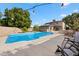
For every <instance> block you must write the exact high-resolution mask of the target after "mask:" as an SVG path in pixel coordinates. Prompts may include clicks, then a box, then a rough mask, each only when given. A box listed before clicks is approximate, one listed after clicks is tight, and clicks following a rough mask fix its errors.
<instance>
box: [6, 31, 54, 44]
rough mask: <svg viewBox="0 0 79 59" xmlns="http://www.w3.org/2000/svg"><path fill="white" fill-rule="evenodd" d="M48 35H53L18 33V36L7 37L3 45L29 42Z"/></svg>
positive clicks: (46, 33) (48, 33)
mask: <svg viewBox="0 0 79 59" xmlns="http://www.w3.org/2000/svg"><path fill="white" fill-rule="evenodd" d="M50 34H53V33H52V32H28V33H20V34H11V35H9V36H8V38H7V40H6V42H5V43H15V42H20V41H30V40H35V39H38V38H40V37H43V36H46V35H50Z"/></svg>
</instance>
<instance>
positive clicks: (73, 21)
mask: <svg viewBox="0 0 79 59" xmlns="http://www.w3.org/2000/svg"><path fill="white" fill-rule="evenodd" d="M63 21H64V22H65V24H66V25H67V26H69V27H70V28H71V29H73V30H78V29H79V13H72V14H71V15H68V16H66V17H64V18H63Z"/></svg>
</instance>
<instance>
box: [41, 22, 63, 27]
mask: <svg viewBox="0 0 79 59" xmlns="http://www.w3.org/2000/svg"><path fill="white" fill-rule="evenodd" d="M58 22H63V21H54V22H48V23H45V24H44V25H41V26H51V24H52V23H58ZM52 26H53V25H52Z"/></svg>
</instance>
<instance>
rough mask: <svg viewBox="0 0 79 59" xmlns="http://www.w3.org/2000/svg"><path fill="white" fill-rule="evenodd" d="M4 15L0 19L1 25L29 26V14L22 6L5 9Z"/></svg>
mask: <svg viewBox="0 0 79 59" xmlns="http://www.w3.org/2000/svg"><path fill="white" fill-rule="evenodd" d="M4 17H5V18H3V19H2V20H0V22H2V23H1V25H2V26H10V27H18V28H25V27H26V28H29V27H30V26H31V22H32V21H31V19H30V14H29V12H28V11H27V10H23V9H22V8H16V7H15V8H12V9H7V8H6V9H5V12H4Z"/></svg>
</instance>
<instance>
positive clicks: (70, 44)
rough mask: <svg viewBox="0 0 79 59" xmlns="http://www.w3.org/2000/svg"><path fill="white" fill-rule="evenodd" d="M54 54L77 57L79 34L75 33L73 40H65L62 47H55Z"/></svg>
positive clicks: (78, 52)
mask: <svg viewBox="0 0 79 59" xmlns="http://www.w3.org/2000/svg"><path fill="white" fill-rule="evenodd" d="M57 47H58V48H57V50H56V54H57V53H58V52H60V53H61V55H63V56H78V55H79V32H76V33H75V36H74V39H73V40H72V39H71V38H65V39H64V41H63V43H62V45H61V46H60V45H57Z"/></svg>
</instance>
